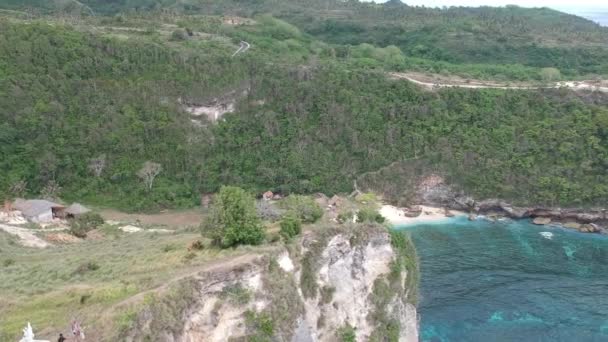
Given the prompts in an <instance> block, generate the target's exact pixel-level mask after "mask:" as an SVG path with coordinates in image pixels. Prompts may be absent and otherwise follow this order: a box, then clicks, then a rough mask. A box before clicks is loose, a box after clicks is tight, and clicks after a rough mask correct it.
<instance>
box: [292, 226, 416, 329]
mask: <svg viewBox="0 0 608 342" xmlns="http://www.w3.org/2000/svg"><path fill="white" fill-rule="evenodd" d="M354 240H355V241H354ZM394 259H395V251H394V250H393V248H392V246H391V242H390V236H389V234H388V233H387V232H384V233H376V234H373V235H372V236H371V237H369V239H368V240H367V241H364V242H361V241H356V239H353V236H352V235H349V234H338V235H335V236H334V237H332V238H331V239H330V240H329V242H328V243H327V246H326V247H325V248H324V249H323V251H322V253H321V254H320V258H319V259H317V267H318V269H319V270H318V277H317V280H316V285H317V288H318V291H317V294H316V295H315V296H312V297H310V298H303V299H304V302H305V315H304V317H303V319H302V321H301V323H300V328H299V330H300V331H301V333H300V334H299V335H297V336H295V337H296V338H294V340H293V341H310V340H311V341H335V340H336V338H337V336H336V332H337V331H339V330H340V329H341V328H343V327H345V326H347V325H348V326H351V327H356V330H355V332H356V337H357V341H366V340H368V339H369V338H370V336H371V335H372V334H373V333H374V331H375V329H376V328H377V322H374V320H373V319H370V316H371V314H373V313H374V312H376V311H377V310H378V308H377V307H375V305H374V303H373V301H372V299H371V298H372V296H373V295H374V294H373V292H374V286H375V283H376V282H377V281H383V279H385V278H386V277H387V275H388V274H389V273H390V271H391V268H390V267H391V263H392V262H393V260H394ZM299 276H300V277H301V276H302V275H301V274H299ZM402 276H403V277H407V274H403V275H402ZM404 297H405V296H403V297H402V296H400V295H399V293H395V296H394V297H393V298H392V299H391V300H390V302H389V304H388V305H387V306H386V307H384V308H383V309H384V310H386V314H387V315H388V316H390V317H392V318H394V319H396V320H397V321H399V322H400V326H401V329H400V339H399V340H400V341H418V320H417V314H416V309H415V307H414V306H413V305H412V304H411V303H408V302H407V301H406V299H405V298H404ZM304 331H307V332H308V334H305V333H303V332H304Z"/></svg>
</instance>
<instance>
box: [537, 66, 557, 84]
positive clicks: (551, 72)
mask: <svg viewBox="0 0 608 342" xmlns="http://www.w3.org/2000/svg"><path fill="white" fill-rule="evenodd" d="M561 77H562V74H561V73H560V71H559V70H558V69H556V68H542V69H541V70H540V78H541V79H542V80H543V81H545V82H551V81H558V80H559V79H560V78H561Z"/></svg>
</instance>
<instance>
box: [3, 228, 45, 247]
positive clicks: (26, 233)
mask: <svg viewBox="0 0 608 342" xmlns="http://www.w3.org/2000/svg"><path fill="white" fill-rule="evenodd" d="M0 229H2V230H4V231H5V232H7V233H9V234H12V235H15V236H17V237H19V243H21V245H23V246H25V247H32V248H46V247H49V246H51V244H50V243H48V242H46V241H44V240H42V239H41V238H39V237H37V236H36V235H34V233H32V231H31V230H30V229H27V228H20V227H13V226H8V225H5V224H0Z"/></svg>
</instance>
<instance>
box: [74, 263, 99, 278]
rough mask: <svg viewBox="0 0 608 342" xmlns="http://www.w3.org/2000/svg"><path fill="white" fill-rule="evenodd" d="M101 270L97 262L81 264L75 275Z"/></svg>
mask: <svg viewBox="0 0 608 342" xmlns="http://www.w3.org/2000/svg"><path fill="white" fill-rule="evenodd" d="M98 269H99V265H98V264H97V263H96V262H93V261H89V262H85V263H83V264H80V265H79V266H78V267H77V268H76V269H75V270H74V273H73V274H80V275H82V274H85V273H87V272H89V271H97V270H98Z"/></svg>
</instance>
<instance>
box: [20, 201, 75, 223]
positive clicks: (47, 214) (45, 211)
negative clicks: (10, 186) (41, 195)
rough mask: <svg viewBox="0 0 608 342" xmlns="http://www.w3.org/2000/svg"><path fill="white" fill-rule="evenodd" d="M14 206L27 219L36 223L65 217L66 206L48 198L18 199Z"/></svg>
mask: <svg viewBox="0 0 608 342" xmlns="http://www.w3.org/2000/svg"><path fill="white" fill-rule="evenodd" d="M13 208H14V209H17V210H19V211H20V212H21V214H22V215H23V217H25V218H26V219H27V220H29V221H32V222H36V223H46V222H52V221H53V219H55V218H64V217H65V207H64V206H63V205H61V204H57V203H53V202H50V201H47V200H38V199H34V200H24V199H17V200H16V201H15V203H13Z"/></svg>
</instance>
